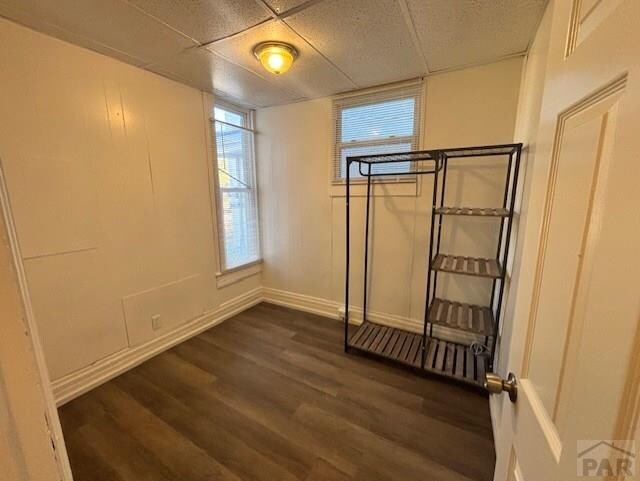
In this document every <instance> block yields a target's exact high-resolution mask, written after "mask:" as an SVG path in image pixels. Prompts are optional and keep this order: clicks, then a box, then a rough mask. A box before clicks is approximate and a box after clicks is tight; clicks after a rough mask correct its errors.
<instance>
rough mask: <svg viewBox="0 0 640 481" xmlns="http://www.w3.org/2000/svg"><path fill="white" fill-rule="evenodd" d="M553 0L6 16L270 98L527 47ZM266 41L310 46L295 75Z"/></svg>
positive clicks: (19, 9) (28, 10) (199, 0)
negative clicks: (256, 51) (276, 64)
mask: <svg viewBox="0 0 640 481" xmlns="http://www.w3.org/2000/svg"><path fill="white" fill-rule="evenodd" d="M547 1H548V0H0V16H4V17H6V18H9V19H12V20H14V21H16V22H18V23H21V24H24V25H27V26H29V27H31V28H34V29H36V30H38V31H41V32H43V33H46V34H48V35H51V36H53V37H57V38H60V39H62V40H66V41H68V42H71V43H74V44H76V45H80V46H83V47H86V48H89V49H92V50H95V51H98V52H100V53H103V54H105V55H109V56H111V57H114V58H117V59H119V60H122V61H125V62H127V63H130V64H133V65H137V66H142V67H144V68H147V69H148V70H151V71H154V72H157V73H160V74H162V75H165V76H167V77H170V78H173V79H176V80H178V81H181V82H183V83H186V84H188V85H191V86H194V87H196V88H200V89H202V90H206V91H211V92H216V93H218V94H220V92H222V93H223V94H224V95H226V96H227V97H229V98H231V99H234V100H236V101H237V102H239V103H242V104H245V105H249V106H271V105H277V104H283V103H288V102H292V101H296V100H302V99H305V98H316V97H321V96H326V95H332V94H335V93H339V92H343V91H347V90H353V89H356V88H358V87H368V86H373V85H379V84H384V83H389V82H395V81H399V80H404V79H409V78H414V77H418V76H422V75H424V74H426V73H430V72H437V71H441V70H445V69H451V68H459V67H464V66H468V65H477V64H481V63H487V62H492V61H496V60H499V59H500V58H502V57H505V56H509V55H513V54H518V53H522V52H524V51H525V50H526V49H527V47H528V45H529V42H530V41H531V39H532V38H533V36H534V34H535V29H536V26H537V25H538V23H539V21H540V18H541V16H542V14H543V11H544V7H545V5H546V3H547ZM585 1H586V0H585ZM270 9H271V10H273V11H275V12H276V15H275V16H277V17H279V18H277V19H275V20H274V19H273V18H271V17H272V16H273V15H272V14H271V13H270ZM266 40H281V41H285V42H288V43H291V44H293V45H295V46H296V47H297V48H298V50H299V51H300V56H299V58H298V60H297V61H296V62H295V63H294V65H293V67H292V69H291V70H290V71H289V72H287V73H286V74H284V75H282V76H275V75H273V74H270V73H268V72H266V71H265V70H263V69H262V67H261V66H260V64H259V63H258V61H257V60H256V59H255V58H254V57H253V54H252V49H253V47H254V46H255V45H256V44H257V43H259V42H262V41H266ZM200 44H206V48H207V49H210V51H211V52H209V51H207V50H206V49H205V48H204V47H201V48H196V47H197V46H199V45H200Z"/></svg>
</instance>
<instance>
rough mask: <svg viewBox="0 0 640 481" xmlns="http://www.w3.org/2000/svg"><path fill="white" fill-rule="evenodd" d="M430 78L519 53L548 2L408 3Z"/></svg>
mask: <svg viewBox="0 0 640 481" xmlns="http://www.w3.org/2000/svg"><path fill="white" fill-rule="evenodd" d="M407 3H408V5H409V11H410V13H411V17H412V18H413V22H414V25H415V27H416V31H417V34H418V38H419V40H420V43H421V47H422V49H423V51H424V53H425V56H426V59H427V64H428V67H429V70H430V71H431V72H437V71H439V70H445V69H450V68H456V67H462V66H465V65H473V64H479V63H483V62H489V61H493V60H497V59H499V58H501V57H505V56H507V55H512V54H516V53H521V52H524V51H525V50H526V49H527V48H528V45H529V42H530V40H531V39H532V38H533V35H534V34H535V29H536V27H537V26H538V23H539V21H540V18H541V17H542V13H543V11H544V7H545V5H546V3H547V0H473V1H470V0H429V1H425V0H407Z"/></svg>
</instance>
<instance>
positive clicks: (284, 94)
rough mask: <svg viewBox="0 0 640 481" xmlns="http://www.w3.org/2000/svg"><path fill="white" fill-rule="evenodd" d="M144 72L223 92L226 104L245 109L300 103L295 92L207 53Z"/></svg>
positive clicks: (186, 55) (177, 57) (187, 55)
mask: <svg viewBox="0 0 640 481" xmlns="http://www.w3.org/2000/svg"><path fill="white" fill-rule="evenodd" d="M146 68H147V69H148V70H151V71H152V72H156V73H159V74H161V75H164V76H166V77H169V78H173V79H174V80H178V81H180V82H183V83H186V84H188V85H191V86H192V87H195V88H198V89H201V90H205V91H208V92H213V91H214V87H215V91H216V92H219V93H220V92H223V93H224V94H223V95H226V96H227V97H228V98H229V100H231V101H235V102H236V103H240V104H243V105H246V106H248V107H268V106H271V105H276V104H285V103H289V102H294V101H296V100H300V96H299V95H297V94H296V93H295V92H291V91H287V90H284V89H282V88H279V87H277V86H275V85H273V84H271V83H270V82H268V81H267V80H265V79H263V78H261V77H259V76H257V75H255V74H254V73H251V72H248V71H247V70H246V69H244V68H242V67H239V66H238V65H235V64H233V63H231V62H228V61H226V60H224V59H222V58H220V57H218V56H216V55H214V54H212V53H211V52H209V51H207V50H206V49H195V48H194V49H190V50H188V51H185V52H183V53H181V54H178V55H175V56H173V57H171V58H167V59H165V60H163V61H162V62H160V63H158V64H154V65H149V66H147V67H146Z"/></svg>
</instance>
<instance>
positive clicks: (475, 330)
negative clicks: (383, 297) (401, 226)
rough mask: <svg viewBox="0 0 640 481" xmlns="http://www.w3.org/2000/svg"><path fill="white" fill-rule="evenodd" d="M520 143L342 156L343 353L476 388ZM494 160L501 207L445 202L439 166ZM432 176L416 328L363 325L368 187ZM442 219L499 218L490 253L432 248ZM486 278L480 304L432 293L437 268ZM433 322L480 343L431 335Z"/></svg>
mask: <svg viewBox="0 0 640 481" xmlns="http://www.w3.org/2000/svg"><path fill="white" fill-rule="evenodd" d="M521 153H522V144H504V145H487V146H479V147H462V148H450V149H434V150H425V151H414V152H405V153H394V154H382V155H363V156H356V157H348V158H347V165H346V167H347V171H346V256H345V260H346V266H345V320H344V321H345V323H344V348H345V351H349V350H350V349H353V350H355V351H359V352H363V353H367V354H371V355H374V356H378V357H382V358H386V359H389V360H392V361H395V362H398V363H400V364H403V365H405V366H408V367H411V368H413V369H418V370H421V371H424V372H429V373H435V374H438V375H443V376H446V377H449V378H452V379H455V380H457V381H461V382H464V383H467V384H471V385H475V386H482V384H483V382H484V376H485V373H486V372H488V371H489V370H490V369H491V368H492V367H493V361H494V357H495V349H496V337H497V335H498V332H499V329H500V321H501V314H502V303H503V297H504V288H505V278H506V267H505V266H506V265H507V260H508V255H509V244H510V240H511V233H512V226H513V214H514V206H515V197H516V195H515V194H516V188H517V182H518V174H519V170H520V157H521ZM474 157H475V158H483V157H494V158H500V159H502V160H504V161H505V169H506V174H505V185H504V196H503V202H502V206H499V207H498V206H493V207H491V206H481V207H465V206H448V205H445V203H444V202H445V192H446V186H447V171H448V168H449V163H450V162H455V160H456V159H466V158H474ZM354 164H356V165H357V171H358V173H359V174H360V177H361V179H360V180H361V181H363V182H365V183H366V207H365V229H364V230H365V243H364V289H363V306H362V312H363V315H362V316H363V322H362V324H360V325H359V326H357V328H356V329H355V332H353V333H350V325H349V290H350V284H349V264H350V235H351V234H350V215H351V212H350V210H351V209H350V201H351V187H352V181H353V179H352V176H351V170H352V166H353V165H354ZM419 175H433V178H434V180H433V196H432V208H431V227H430V232H429V256H428V267H427V286H426V295H425V314H424V322H423V328H422V332H421V333H418V332H410V331H407V330H403V329H399V328H396V327H391V326H388V325H385V324H384V323H381V322H371V321H370V320H369V318H368V311H367V302H368V298H367V296H368V289H367V286H368V268H369V224H370V222H369V219H370V207H371V195H372V193H371V189H372V185H373V184H374V180H375V178H377V177H402V176H419ZM448 216H477V217H492V218H496V219H497V221H498V222H499V234H498V242H497V244H498V245H497V248H496V254H495V257H492V258H478V257H468V256H461V255H452V254H446V253H442V252H440V247H441V239H442V231H443V225H444V223H445V218H446V217H448ZM443 272H444V273H448V274H453V275H465V276H473V277H480V278H486V279H487V280H489V281H491V282H492V285H491V295H490V299H489V300H488V302H487V304H486V305H474V304H467V303H464V302H458V301H454V300H448V299H443V298H441V297H437V296H436V290H437V285H438V276H439V274H440V273H443ZM434 327H440V328H446V329H450V330H454V331H461V332H465V333H467V334H468V335H471V336H472V337H473V336H475V337H477V338H479V339H480V340H481V342H480V343H479V344H476V345H475V346H477V345H480V346H483V347H485V348H486V349H477V348H476V347H475V346H474V345H472V344H470V345H465V344H462V343H459V342H451V341H450V340H446V339H441V338H438V337H437V336H436V335H434Z"/></svg>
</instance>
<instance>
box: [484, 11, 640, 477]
mask: <svg viewBox="0 0 640 481" xmlns="http://www.w3.org/2000/svg"><path fill="white" fill-rule="evenodd" d="M549 8H550V11H549V12H547V13H548V14H549V15H550V19H548V20H550V36H549V37H548V38H549V46H548V57H547V62H546V73H545V75H544V79H545V80H544V93H543V96H542V104H541V105H542V106H541V109H540V123H539V129H538V132H537V137H536V139H537V140H536V141H535V153H534V154H533V155H532V157H531V158H529V159H528V162H532V164H531V169H529V172H530V174H531V176H532V177H529V178H528V179H527V181H528V182H530V183H531V191H530V195H529V196H528V198H527V199H525V200H524V202H525V203H526V205H525V208H526V209H528V214H529V217H530V219H529V221H528V222H527V225H526V227H525V228H524V231H521V232H519V234H518V235H519V241H518V242H524V243H525V244H524V245H525V247H524V250H523V252H522V264H521V265H522V269H521V270H520V273H519V277H520V278H519V279H518V280H517V281H516V282H517V284H518V287H517V288H516V289H514V290H515V292H510V294H509V295H510V296H515V299H516V301H515V302H516V308H515V312H516V315H515V318H514V319H513V321H512V322H514V323H515V328H514V334H513V337H512V339H511V350H510V353H511V354H510V356H509V361H508V365H507V366H505V367H504V368H502V369H501V372H500V374H501V375H502V376H505V375H506V372H508V371H512V372H513V373H514V374H515V375H516V376H517V379H518V399H517V401H516V403H513V404H512V403H510V402H509V400H508V399H506V396H502V397H503V398H505V399H501V402H502V411H501V413H502V416H501V418H500V419H501V420H500V421H499V423H498V429H497V453H498V462H497V466H496V476H495V479H496V481H503V480H505V479H509V480H511V479H516V480H521V481H555V480H557V481H568V480H571V479H588V478H584V477H583V476H594V477H595V478H596V479H603V478H605V477H607V476H612V477H611V478H610V479H640V468H638V467H636V466H634V463H635V464H638V463H637V456H638V449H639V448H640V442H636V443H635V446H634V442H633V440H634V439H637V438H638V415H639V411H640V403H639V399H640V331H639V321H640V0H556V1H555V2H553V3H552V4H551V5H550V6H549ZM517 140H519V139H517ZM527 202H528V203H527ZM532 217H533V218H534V219H533V220H531V218H532ZM523 236H527V238H525V239H524V240H522V239H523ZM532 239H533V242H532ZM514 284H515V282H514ZM507 322H509V320H507ZM493 401H494V403H495V400H493ZM497 411H498V410H495V411H494V412H497ZM634 468H635V471H636V474H635V476H634V477H631V475H630V473H632V471H633V470H634ZM608 479H609V478H608Z"/></svg>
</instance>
